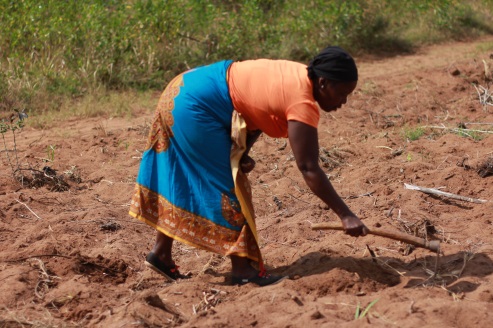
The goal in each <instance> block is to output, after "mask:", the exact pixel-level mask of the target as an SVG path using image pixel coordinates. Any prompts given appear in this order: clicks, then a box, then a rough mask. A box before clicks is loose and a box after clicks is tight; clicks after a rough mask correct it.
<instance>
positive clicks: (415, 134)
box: [404, 126, 425, 141]
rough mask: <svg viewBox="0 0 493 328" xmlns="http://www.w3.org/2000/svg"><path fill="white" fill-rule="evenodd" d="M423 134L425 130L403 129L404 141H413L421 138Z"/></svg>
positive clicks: (418, 128) (416, 128)
mask: <svg viewBox="0 0 493 328" xmlns="http://www.w3.org/2000/svg"><path fill="white" fill-rule="evenodd" d="M424 133H425V130H424V129H423V128H422V127H419V126H418V127H415V128H405V129H404V137H405V138H406V140H409V141H415V140H418V139H419V138H421V137H422V136H423V135H424Z"/></svg>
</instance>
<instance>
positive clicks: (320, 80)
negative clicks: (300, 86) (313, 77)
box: [318, 77, 327, 89]
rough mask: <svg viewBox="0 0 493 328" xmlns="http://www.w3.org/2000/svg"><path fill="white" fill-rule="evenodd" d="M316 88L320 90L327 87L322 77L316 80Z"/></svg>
mask: <svg viewBox="0 0 493 328" xmlns="http://www.w3.org/2000/svg"><path fill="white" fill-rule="evenodd" d="M318 86H319V87H320V89H323V88H325V87H327V80H326V79H325V78H323V77H319V78H318Z"/></svg>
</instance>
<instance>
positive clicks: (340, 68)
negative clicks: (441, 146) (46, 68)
mask: <svg viewBox="0 0 493 328" xmlns="http://www.w3.org/2000/svg"><path fill="white" fill-rule="evenodd" d="M357 80H358V71H357V68H356V64H355V62H354V60H353V58H352V57H351V56H350V55H349V54H348V53H347V52H346V51H344V50H343V49H341V48H339V47H328V48H326V49H324V50H323V51H322V52H321V53H320V54H318V55H317V56H316V57H315V58H314V59H313V60H312V61H311V63H310V65H309V66H308V67H306V66H305V65H303V64H300V63H296V62H291V61H286V60H267V59H258V60H250V61H243V62H232V61H221V62H218V63H215V64H211V65H208V66H204V67H199V68H196V69H192V70H190V71H187V72H185V73H183V74H180V75H178V76H177V77H175V78H174V79H173V80H172V81H171V82H170V83H169V85H168V86H167V88H166V89H165V91H164V92H163V94H162V96H161V98H160V100H159V103H158V106H157V110H156V115H155V119H154V122H153V124H152V127H151V131H150V133H149V138H148V142H147V146H146V150H145V152H144V154H143V158H142V163H141V166H140V171H139V175H138V177H137V184H136V189H135V194H134V196H133V198H132V202H131V208H130V215H132V216H134V217H136V218H138V219H140V220H142V221H144V222H145V223H147V224H149V225H151V226H152V227H154V228H155V229H156V230H157V239H156V243H155V245H154V248H153V250H152V251H151V253H150V254H149V255H148V256H147V258H146V264H147V265H148V266H149V267H150V268H152V269H153V270H155V271H157V272H159V273H160V274H162V275H164V276H165V277H167V278H168V279H170V280H175V279H178V278H184V276H183V275H181V274H180V272H179V271H178V266H176V264H175V263H174V261H173V258H172V254H171V249H172V245H173V241H174V240H178V241H181V242H184V243H186V244H189V245H192V246H195V247H199V248H203V249H206V250H209V251H212V252H216V253H218V254H221V255H225V256H229V257H230V258H231V263H232V276H233V284H239V285H243V284H246V283H249V282H252V283H255V284H257V285H259V286H265V285H269V284H273V283H276V282H279V281H280V280H282V279H283V278H284V277H280V276H273V275H269V274H267V273H266V272H265V270H264V268H263V261H262V257H261V253H260V250H259V246H258V239H257V233H256V229H255V221H254V214H253V208H252V202H251V192H250V187H249V184H248V179H247V178H246V176H245V173H248V172H250V171H251V170H252V169H253V167H254V165H255V162H254V161H253V159H252V158H250V157H249V156H248V152H249V150H250V148H251V147H252V145H253V144H254V142H255V141H256V140H257V138H258V137H259V135H260V134H261V133H262V132H263V133H265V134H267V135H269V136H270V137H275V138H281V137H283V138H286V137H287V138H289V142H290V145H291V148H292V150H293V154H294V157H295V160H296V164H297V166H298V168H299V170H300V171H301V173H302V174H303V177H304V179H305V181H306V183H307V185H308V186H309V187H310V189H311V190H312V191H313V193H315V195H317V196H318V197H319V198H320V199H321V200H322V201H324V202H325V203H326V204H327V205H328V206H329V207H330V208H331V209H332V210H333V211H334V212H335V213H336V214H337V215H338V216H339V218H340V219H341V221H342V224H343V226H344V229H345V231H346V233H347V234H349V235H351V236H360V235H365V234H366V233H367V231H368V230H367V228H366V227H365V225H364V224H363V223H362V222H361V221H360V219H359V218H358V217H357V216H356V215H354V214H353V213H352V212H351V210H350V209H349V208H348V207H347V206H346V204H345V203H344V202H343V200H342V199H341V198H340V197H339V196H338V195H337V193H336V191H335V190H334V188H333V187H332V185H331V183H330V182H329V180H328V178H327V176H326V174H325V173H324V171H323V170H322V169H321V168H320V166H319V164H318V160H319V158H318V154H319V149H318V134H317V125H318V121H319V115H320V114H319V110H320V109H321V110H323V111H326V112H330V111H335V110H337V109H338V108H340V107H341V106H342V105H343V104H345V103H346V101H347V97H348V95H349V94H351V93H352V92H353V90H354V89H355V87H356V83H357ZM251 261H254V262H258V267H259V269H258V270H257V269H256V268H254V267H253V266H252V265H251Z"/></svg>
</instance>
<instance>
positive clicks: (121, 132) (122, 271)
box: [0, 38, 493, 327]
mask: <svg viewBox="0 0 493 328" xmlns="http://www.w3.org/2000/svg"><path fill="white" fill-rule="evenodd" d="M492 41H493V39H491V38H489V39H483V40H481V41H476V42H474V43H453V44H446V45H440V46H433V47H430V48H425V49H421V50H420V51H419V52H417V53H415V54H413V55H409V56H400V57H393V58H388V59H384V60H371V59H362V58H360V59H359V61H358V62H359V66H360V73H361V80H360V82H359V86H358V88H357V90H356V92H355V94H354V95H353V96H352V97H351V99H350V101H349V103H348V104H347V105H346V106H345V107H344V108H343V109H341V110H339V111H338V112H336V113H333V114H325V113H324V114H323V118H322V121H321V124H320V128H319V136H320V147H321V151H320V158H321V161H322V164H323V165H324V167H325V169H326V172H327V174H328V175H329V176H330V179H331V181H332V183H333V184H334V186H335V188H336V189H337V190H338V192H339V194H340V195H341V196H342V197H343V198H344V199H346V201H347V203H348V205H349V206H350V207H351V208H352V209H353V211H354V212H355V213H356V214H358V215H359V216H360V217H361V218H362V219H363V220H364V222H365V224H366V225H367V226H368V227H370V229H378V228H381V229H392V230H397V231H401V232H406V233H408V234H410V235H417V236H421V237H425V238H427V239H429V240H435V239H437V240H440V242H441V254H440V256H439V257H437V255H436V254H435V253H433V252H431V251H429V250H426V249H420V248H413V247H409V246H408V245H407V244H404V243H402V242H398V241H395V240H390V239H386V238H383V237H377V236H366V237H360V238H352V237H349V236H347V235H344V234H343V233H342V232H339V231H313V230H311V228H310V227H311V224H312V223H319V222H324V221H337V220H338V218H337V216H335V214H334V213H333V212H331V211H330V210H327V208H326V207H325V206H324V205H323V204H322V203H321V202H320V201H319V200H318V199H317V198H316V197H315V196H314V195H313V194H312V193H311V192H310V191H309V190H308V188H307V187H306V185H305V184H304V182H303V180H302V177H301V175H300V173H299V172H298V170H297V168H296V166H295V162H294V161H293V156H292V152H291V150H290V147H289V145H286V141H285V140H280V139H272V138H268V137H265V136H262V137H261V139H260V141H259V142H258V143H257V144H256V145H255V147H254V149H253V157H254V158H255V159H256V160H257V167H256V169H255V170H254V172H252V173H251V174H250V178H251V182H252V186H253V192H254V202H255V206H256V210H257V212H256V214H257V223H258V227H259V234H260V240H261V247H262V250H263V254H264V257H265V260H266V262H267V265H268V268H270V270H271V272H273V273H277V274H286V275H289V276H290V278H291V279H290V280H285V281H283V282H281V283H279V284H277V285H274V286H268V287H264V288H259V287H255V286H252V285H245V286H241V287H238V286H231V285H230V273H229V270H230V262H229V260H228V259H227V258H223V257H220V256H217V255H213V254H211V253H208V252H205V251H202V250H197V249H194V248H191V247H188V246H185V245H182V244H179V243H176V247H175V255H176V260H177V262H178V264H179V265H180V266H181V270H182V271H183V272H191V274H192V275H193V276H192V278H191V279H189V280H183V281H178V282H176V283H168V282H166V281H164V280H163V278H161V277H160V276H158V275H157V274H156V273H154V272H152V271H150V270H149V269H147V268H146V267H145V266H144V265H143V261H144V257H145V255H146V254H147V252H148V251H149V250H150V248H151V246H152V245H153V242H154V237H155V233H154V231H153V229H151V228H150V227H148V226H146V225H145V224H143V223H141V222H139V221H137V220H135V219H132V218H131V217H130V216H129V215H128V214H127V212H128V208H129V201H130V197H131V194H132V190H133V187H134V180H135V177H136V174H137V170H138V166H139V160H140V156H141V151H142V150H143V148H144V146H145V140H146V133H147V131H148V125H149V122H150V120H151V118H152V116H153V110H154V109H153V108H141V106H139V104H135V105H134V108H135V114H136V115H135V116H136V117H135V118H132V119H122V118H113V119H112V118H103V117H101V118H96V119H72V120H69V121H65V122H61V123H57V124H56V125H55V126H53V127H52V128H50V129H46V130H36V129H32V128H25V129H24V130H23V131H22V132H21V133H20V134H18V136H17V139H16V142H17V150H18V156H19V161H20V162H21V164H22V165H23V168H27V167H29V166H30V167H31V168H34V169H37V170H42V168H43V167H44V166H49V167H50V168H51V169H54V170H55V171H56V174H58V176H62V177H63V180H61V179H57V178H53V176H52V177H51V178H48V177H46V176H45V175H44V174H43V173H41V172H35V171H22V172H23V173H24V175H25V176H26V180H25V183H30V184H31V187H21V186H20V185H19V184H18V183H16V182H15V181H14V180H13V179H12V176H11V170H10V166H9V164H8V162H7V157H6V152H5V151H3V152H2V153H1V161H2V170H1V174H0V183H1V187H0V188H1V189H0V204H1V206H0V247H1V248H0V281H1V284H0V295H1V296H0V327H47V326H48V327H72V326H83V327H160V326H175V327H302V326H305V327H333V326H337V327H361V326H370V325H373V326H378V327H392V326H399V327H487V326H491V320H492V319H493V314H492V312H493V261H492V259H493V257H492V254H493V246H492V244H491V240H492V234H493V205H492V204H493V202H492V201H493V188H492V187H491V186H492V183H493V177H492V175H491V174H490V173H493V172H491V171H493V163H492V157H493V136H491V135H490V134H491V132H492V130H493V107H491V106H483V105H481V104H480V102H479V100H478V94H477V92H476V89H475V88H474V86H473V84H472V82H476V83H478V84H479V85H482V86H485V87H486V86H487V85H488V84H487V83H488V81H486V79H485V68H484V64H483V60H484V61H485V62H486V63H487V64H489V66H490V67H493V59H492V58H493V50H491V48H492V47H491V45H492ZM487 45H489V49H490V50H488V51H485V50H484V49H487ZM481 49H483V50H481ZM490 82H491V81H490ZM156 103H157V98H156ZM472 123H489V124H483V125H479V124H472ZM424 126H425V127H426V128H424V132H425V134H424V135H423V136H421V138H419V139H418V140H415V141H411V140H409V138H406V136H405V132H407V134H408V135H410V134H411V133H412V132H416V131H417V130H418V129H417V128H418V127H424ZM430 126H435V127H441V128H430ZM459 126H460V127H462V128H467V129H474V130H483V131H489V133H486V132H474V131H467V130H466V131H464V133H467V134H468V135H464V134H463V135H459V134H458V133H457V132H454V131H453V130H452V129H457V128H458V127H459ZM445 128H447V129H445ZM6 137H7V139H6V142H7V144H9V145H11V144H12V142H13V140H12V138H11V136H10V135H8V134H7V135H6ZM475 139H476V140H475ZM478 139H481V140H478ZM50 146H53V147H54V149H55V150H54V153H50V151H48V150H47V149H49V147H50ZM9 154H10V155H11V156H13V155H14V153H13V152H12V151H11V152H9ZM52 155H54V156H52ZM46 157H52V158H51V159H53V161H52V162H49V161H46V160H44V159H43V158H46ZM488 163H489V164H490V166H489V167H488V166H487V165H485V164H488ZM481 168H482V169H483V170H482V171H480V169H481ZM31 172H35V174H34V176H33V175H32V174H31ZM47 173H48V175H49V173H50V172H49V171H47ZM479 173H482V175H483V176H484V177H482V176H481V175H480V174H479ZM404 183H407V184H414V185H418V186H421V187H428V188H440V190H441V191H445V192H449V193H453V194H456V195H461V196H465V197H470V198H476V199H484V200H488V202H486V203H474V202H470V201H465V200H458V199H453V198H450V197H444V196H436V195H430V194H425V193H422V192H420V191H415V190H408V189H405V188H404ZM372 254H373V256H372ZM372 302H374V305H373V306H369V305H370V304H371V303H372ZM375 302H376V303H375ZM358 308H359V309H360V310H359V312H360V314H361V316H362V318H361V319H359V320H355V315H356V314H357V313H358ZM365 309H367V310H368V311H367V312H366V313H363V311H364V310H365Z"/></svg>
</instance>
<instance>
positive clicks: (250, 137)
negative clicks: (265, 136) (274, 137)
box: [240, 130, 262, 173]
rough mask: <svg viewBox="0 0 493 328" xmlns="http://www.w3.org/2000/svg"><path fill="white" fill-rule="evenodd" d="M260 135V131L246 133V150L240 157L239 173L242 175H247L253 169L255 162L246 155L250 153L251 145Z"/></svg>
mask: <svg viewBox="0 0 493 328" xmlns="http://www.w3.org/2000/svg"><path fill="white" fill-rule="evenodd" d="M261 134H262V131H260V130H252V131H248V132H247V139H246V147H247V148H246V150H245V152H244V153H243V156H241V160H240V167H241V171H243V173H248V172H250V171H252V170H253V169H254V167H255V161H254V160H253V158H251V157H250V156H249V155H248V153H249V152H250V149H252V146H253V144H254V143H255V141H257V139H258V137H259V136H260V135H261Z"/></svg>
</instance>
